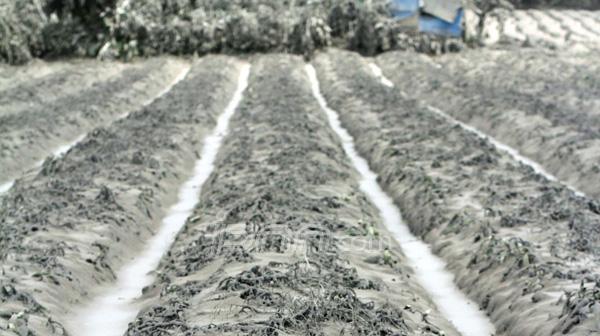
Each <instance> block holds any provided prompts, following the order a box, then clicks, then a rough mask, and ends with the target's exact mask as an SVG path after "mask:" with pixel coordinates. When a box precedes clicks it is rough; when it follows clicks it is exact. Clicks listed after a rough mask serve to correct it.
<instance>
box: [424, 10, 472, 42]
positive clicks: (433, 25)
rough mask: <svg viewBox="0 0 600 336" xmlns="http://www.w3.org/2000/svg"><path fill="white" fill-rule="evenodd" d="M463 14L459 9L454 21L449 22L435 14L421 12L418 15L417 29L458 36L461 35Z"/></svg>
mask: <svg viewBox="0 0 600 336" xmlns="http://www.w3.org/2000/svg"><path fill="white" fill-rule="evenodd" d="M463 16H464V12H463V10H462V9H459V10H458V14H457V15H456V18H455V19H454V22H452V23H449V22H446V21H444V20H442V19H439V18H437V17H435V16H431V15H427V14H423V15H421V16H420V17H419V31H421V32H424V33H432V34H438V35H445V36H451V37H460V36H461V35H462V20H463Z"/></svg>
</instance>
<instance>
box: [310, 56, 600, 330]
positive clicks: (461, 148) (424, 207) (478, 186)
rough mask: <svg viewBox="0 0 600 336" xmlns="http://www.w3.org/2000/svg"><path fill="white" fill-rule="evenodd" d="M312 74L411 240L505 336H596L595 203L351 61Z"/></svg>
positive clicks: (599, 214) (322, 65)
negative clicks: (445, 268)
mask: <svg viewBox="0 0 600 336" xmlns="http://www.w3.org/2000/svg"><path fill="white" fill-rule="evenodd" d="M397 56H398V57H400V56H401V55H397ZM405 57H407V56H405ZM411 57H412V56H411ZM315 65H316V67H317V70H318V72H319V78H320V79H321V81H322V83H321V84H322V91H323V93H324V95H325V96H326V98H327V99H328V101H329V103H330V105H331V107H332V108H334V109H336V110H337V111H338V112H339V113H340V118H341V120H342V123H343V125H344V126H345V127H346V128H347V129H348V131H349V132H350V133H351V134H352V135H353V136H354V138H355V141H356V145H357V149H358V150H359V151H360V153H361V154H362V155H363V156H364V157H365V158H367V160H368V161H369V162H370V164H371V166H372V168H373V170H374V171H375V172H376V173H378V174H379V175H380V178H379V179H380V183H381V184H382V186H383V187H384V188H385V189H386V190H387V191H388V192H389V193H390V195H392V196H393V198H394V200H395V202H396V204H397V205H398V206H399V207H400V209H401V211H403V214H404V216H405V220H406V221H407V223H408V224H409V225H410V227H411V229H412V231H414V232H415V233H416V234H419V235H420V236H422V237H423V238H424V239H425V240H426V241H427V242H429V243H430V244H431V245H432V246H433V247H434V250H435V251H436V253H437V254H438V255H440V256H441V257H442V258H443V259H445V260H446V261H447V262H448V264H449V268H450V269H451V270H452V271H453V272H454V274H455V275H456V280H457V283H458V285H459V286H460V287H461V288H462V289H463V290H464V291H465V292H466V293H468V294H469V295H470V296H471V297H472V298H473V299H474V300H476V301H477V302H478V303H479V304H480V305H481V306H482V307H483V308H484V309H486V311H487V312H488V313H489V314H490V316H491V318H492V320H493V321H494V322H495V324H496V328H497V332H498V334H499V335H504V334H506V335H516V334H518V335H540V336H541V335H545V336H547V335H562V334H570V335H590V334H594V333H595V332H597V331H598V325H599V323H600V314H599V313H598V312H599V309H600V302H599V299H600V294H599V293H600V274H599V273H598V270H599V269H600V268H599V263H600V249H598V246H599V245H598V244H599V242H600V229H599V228H600V208H599V207H598V202H597V201H594V200H592V199H588V198H583V197H577V196H575V195H574V193H573V192H572V191H570V190H569V189H567V188H565V187H564V186H563V185H561V184H559V183H555V182H549V181H548V180H546V179H545V178H543V177H542V176H539V175H537V174H535V173H534V172H533V171H532V170H531V169H530V168H529V167H526V166H523V165H520V164H518V163H516V162H515V161H513V160H512V159H511V158H510V157H509V156H508V155H506V154H505V153H503V152H499V151H497V150H496V149H495V147H493V146H492V144H490V143H489V142H487V141H486V140H482V139H481V138H479V137H477V136H475V135H474V134H472V133H470V132H467V131H465V130H464V129H462V128H461V127H459V126H455V125H454V124H451V123H449V122H448V121H446V119H444V118H442V117H440V116H438V115H437V114H435V113H432V112H431V111H429V110H428V109H427V108H425V106H424V104H423V103H422V102H420V101H419V100H415V99H412V98H411V97H408V96H406V95H403V94H402V93H401V90H400V89H399V88H389V87H386V86H384V85H382V84H381V83H380V82H379V79H378V78H377V77H375V76H374V75H373V74H372V72H371V70H370V69H369V66H368V63H367V61H365V60H364V59H362V58H361V57H359V56H358V55H356V54H351V53H347V52H341V51H331V52H329V53H327V54H323V55H319V56H318V57H317V60H316V62H315ZM396 76H398V78H399V76H401V73H398V74H396ZM404 79H405V80H407V81H408V80H410V82H411V83H413V85H414V86H416V83H418V80H414V79H413V78H411V77H410V76H405V77H404ZM479 85H482V86H483V85H485V83H482V82H481V81H480V82H479ZM439 92H443V90H442V89H439V90H436V91H431V94H436V93H439ZM519 101H520V100H516V99H515V101H513V104H518V103H519ZM442 102H446V101H445V100H442Z"/></svg>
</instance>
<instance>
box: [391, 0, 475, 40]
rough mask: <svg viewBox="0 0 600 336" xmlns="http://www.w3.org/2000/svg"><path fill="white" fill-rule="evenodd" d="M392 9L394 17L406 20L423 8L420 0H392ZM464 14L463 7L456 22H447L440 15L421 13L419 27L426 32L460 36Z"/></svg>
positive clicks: (458, 12)
mask: <svg viewBox="0 0 600 336" xmlns="http://www.w3.org/2000/svg"><path fill="white" fill-rule="evenodd" d="M425 1H427V0H425ZM391 11H392V16H393V17H394V18H396V19H398V20H405V19H408V18H411V17H413V16H415V15H418V14H419V12H420V11H421V8H420V4H419V0H391ZM463 16H464V12H463V9H462V8H461V9H459V10H458V11H457V13H456V17H455V19H454V22H447V21H444V20H443V19H441V18H439V17H436V16H433V15H430V14H427V13H420V15H419V27H418V29H419V31H420V32H424V33H432V34H438V35H445V36H452V37H460V36H461V35H462V20H463Z"/></svg>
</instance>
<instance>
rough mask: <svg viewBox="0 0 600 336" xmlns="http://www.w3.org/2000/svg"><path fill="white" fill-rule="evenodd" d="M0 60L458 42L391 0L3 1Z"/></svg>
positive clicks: (372, 48)
mask: <svg viewBox="0 0 600 336" xmlns="http://www.w3.org/2000/svg"><path fill="white" fill-rule="evenodd" d="M3 1H5V3H2V5H0V6H1V7H0V29H1V30H0V59H1V60H2V61H4V62H8V63H13V64H19V63H24V62H26V61H28V60H29V59H31V58H33V57H57V56H101V57H107V58H115V57H119V58H125V59H128V58H131V57H135V56H153V55H159V54H165V53H167V54H175V55H181V54H185V55H192V54H206V53H245V52H272V51H276V52H290V53H296V54H304V55H310V54H312V52H313V51H314V50H316V49H319V48H322V47H326V46H336V47H340V48H346V49H350V50H355V51H359V52H361V53H363V54H367V55H372V54H376V53H378V52H382V51H386V50H391V49H415V50H418V51H425V52H441V51H445V50H450V49H456V48H458V47H459V46H458V44H457V42H458V41H451V42H448V41H445V40H444V39H441V40H440V39H438V38H433V37H428V36H418V35H416V34H411V33H410V32H409V31H407V30H406V28H403V27H402V24H401V23H399V22H397V21H395V20H394V19H393V18H392V17H391V15H390V10H389V6H390V4H389V1H387V0H371V1H350V0H325V1H310V0H287V1H281V0H131V1H117V0H106V1H101V0H19V1H17V0H3Z"/></svg>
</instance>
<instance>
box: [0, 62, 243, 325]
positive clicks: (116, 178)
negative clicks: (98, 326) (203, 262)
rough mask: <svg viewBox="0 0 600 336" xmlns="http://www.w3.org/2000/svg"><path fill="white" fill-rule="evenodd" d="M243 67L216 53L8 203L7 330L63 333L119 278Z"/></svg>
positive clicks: (4, 209)
mask: <svg viewBox="0 0 600 336" xmlns="http://www.w3.org/2000/svg"><path fill="white" fill-rule="evenodd" d="M163 62H164V61H152V62H150V63H148V64H154V66H158V65H161V64H163ZM237 64H238V62H237V61H236V60H233V59H230V58H225V57H217V56H215V57H208V58H205V59H203V60H201V61H198V62H195V63H194V66H193V68H192V70H191V72H190V73H189V75H188V76H187V78H186V79H185V80H184V81H183V82H181V83H179V84H178V85H177V86H176V87H174V88H173V90H171V91H170V92H169V93H168V94H166V95H165V96H164V97H162V98H160V99H158V100H156V101H155V102H154V103H152V104H151V105H149V106H147V107H144V108H140V109H139V110H137V111H136V112H134V113H132V114H130V115H129V116H128V117H127V118H125V119H123V120H120V121H118V122H116V123H113V124H112V125H111V126H109V127H105V128H97V129H95V130H94V131H92V132H91V133H90V134H88V136H87V137H86V138H85V139H84V140H83V141H82V142H81V143H80V144H78V145H77V146H76V147H74V148H73V149H72V150H70V151H69V152H68V153H66V155H64V156H63V157H60V158H55V159H52V158H50V159H47V160H46V161H45V162H44V164H43V166H42V168H41V172H40V173H39V174H37V175H31V176H26V177H24V178H23V179H21V180H19V181H18V182H17V183H16V185H15V187H14V188H13V189H11V190H10V191H9V192H8V193H7V194H6V195H5V196H4V197H3V198H2V200H1V203H0V333H2V334H3V335H5V334H9V335H32V334H33V335H66V331H65V327H64V326H65V322H66V321H68V319H69V316H71V315H72V314H73V309H76V307H78V306H79V305H82V304H84V303H85V302H86V301H87V300H88V299H89V298H90V297H91V296H92V295H95V293H96V292H97V291H100V290H101V288H102V286H103V285H104V284H107V283H110V282H112V281H114V280H115V272H116V270H118V269H119V268H120V267H121V266H122V265H123V263H124V262H126V261H129V260H130V259H131V258H132V257H134V256H136V255H137V252H138V251H139V250H140V249H141V247H142V246H143V243H144V242H145V241H146V240H147V239H148V238H149V237H150V236H151V235H152V234H153V232H154V231H155V230H156V229H157V226H158V224H159V223H160V222H161V218H162V217H163V215H164V209H166V208H167V207H168V206H170V204H172V203H173V202H174V201H175V197H176V195H177V189H178V186H179V185H180V184H181V183H182V182H183V181H184V180H185V179H186V177H187V176H189V175H190V173H191V170H192V164H193V161H194V160H195V159H196V158H197V156H198V151H199V149H200V146H201V143H202V140H203V139H204V137H205V136H206V134H207V133H208V131H210V130H211V129H212V127H214V125H215V118H216V116H217V115H218V114H220V113H221V111H223V109H224V108H225V106H226V104H227V102H228V99H229V98H230V97H231V95H232V93H233V91H234V89H235V85H236V78H237V67H238V66H237ZM146 66H147V65H146ZM142 69H144V68H141V69H140V70H142ZM145 71H151V69H150V68H147V67H146V68H145ZM138 72H139V70H138ZM144 76H145V75H144V74H142V73H137V75H136V72H133V73H129V75H128V77H125V78H122V82H126V83H129V84H130V85H131V84H132V83H131V82H130V81H131V78H136V77H139V78H140V79H141V78H142V77H144ZM128 81H129V82H128ZM123 85H125V83H124V84H123ZM129 92H131V91H129ZM131 98H132V99H133V98H134V97H131ZM86 99H92V97H87V98H86ZM107 99H108V98H107ZM100 112H101V111H100ZM107 113H108V112H107ZM9 329H10V331H9ZM72 335H76V333H75V334H72Z"/></svg>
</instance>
